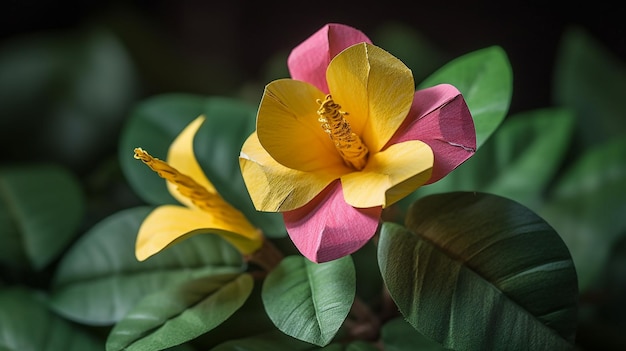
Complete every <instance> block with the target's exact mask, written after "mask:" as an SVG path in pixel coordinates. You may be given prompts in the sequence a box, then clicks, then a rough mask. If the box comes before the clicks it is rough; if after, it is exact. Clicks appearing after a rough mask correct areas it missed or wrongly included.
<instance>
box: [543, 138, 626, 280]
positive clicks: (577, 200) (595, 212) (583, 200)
mask: <svg viewBox="0 0 626 351" xmlns="http://www.w3.org/2000/svg"><path fill="white" fill-rule="evenodd" d="M624 160H626V138H622V139H616V140H611V141H608V142H606V143H604V144H599V145H597V146H595V147H593V148H590V149H589V150H587V151H586V152H585V153H584V154H582V155H581V156H580V157H579V158H578V159H577V160H576V162H574V163H573V164H572V165H571V166H570V167H569V168H567V169H566V171H565V173H564V174H563V176H562V177H561V178H559V179H558V181H557V184H556V186H555V188H554V190H553V191H552V193H551V194H550V195H549V197H548V199H547V201H546V204H545V207H544V208H542V209H541V214H542V216H543V217H544V218H546V219H547V220H548V221H549V222H550V223H551V224H552V226H554V228H555V229H557V231H558V232H559V234H560V235H561V237H562V238H563V240H564V241H565V243H566V244H567V246H568V248H569V250H570V251H571V253H572V257H573V259H574V262H575V263H576V269H577V271H578V279H579V289H580V290H581V291H584V290H587V289H589V287H590V286H591V285H592V284H593V283H594V282H596V280H597V279H598V278H599V277H600V273H601V272H602V271H603V269H604V267H605V264H606V260H607V256H608V254H609V252H610V250H611V247H612V246H613V244H614V242H615V240H617V238H619V236H620V235H623V234H624V233H625V232H626V217H625V216H624V213H626V201H624V199H625V198H626V181H624V179H626V162H624Z"/></svg>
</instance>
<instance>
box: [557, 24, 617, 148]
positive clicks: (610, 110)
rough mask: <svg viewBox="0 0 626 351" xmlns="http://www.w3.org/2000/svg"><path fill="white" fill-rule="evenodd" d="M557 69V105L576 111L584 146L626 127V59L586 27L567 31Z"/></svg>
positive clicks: (578, 127)
mask: <svg viewBox="0 0 626 351" xmlns="http://www.w3.org/2000/svg"><path fill="white" fill-rule="evenodd" d="M557 53H558V55H557V58H556V64H555V66H554V67H555V69H554V78H553V80H554V84H553V92H552V95H553V100H554V103H555V105H558V106H566V107H569V108H571V109H573V110H574V111H576V116H577V117H578V123H577V124H576V126H577V131H578V133H579V134H578V135H579V136H580V137H581V139H582V140H581V143H582V146H583V148H587V147H589V146H592V145H596V144H599V143H602V142H604V141H605V140H608V139H612V138H616V137H622V136H624V133H625V131H626V118H624V116H626V99H624V91H626V63H625V62H623V61H620V60H619V59H618V58H617V57H616V56H615V55H613V54H612V53H611V52H609V50H608V49H607V48H605V47H603V46H602V45H601V44H600V43H599V42H598V41H597V40H595V39H594V38H593V37H592V36H591V35H589V33H587V32H586V31H585V30H584V29H583V28H581V27H578V26H571V27H568V28H566V30H565V31H564V32H563V37H562V39H561V43H560V45H559V47H558V51H557Z"/></svg>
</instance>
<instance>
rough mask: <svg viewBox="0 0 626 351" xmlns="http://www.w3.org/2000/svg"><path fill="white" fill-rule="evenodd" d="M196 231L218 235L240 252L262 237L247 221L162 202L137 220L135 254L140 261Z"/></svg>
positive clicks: (254, 246)
mask: <svg viewBox="0 0 626 351" xmlns="http://www.w3.org/2000/svg"><path fill="white" fill-rule="evenodd" d="M200 233H213V234H217V235H220V236H222V237H223V238H224V239H226V240H227V241H228V242H230V243H231V244H232V245H233V246H235V247H236V248H237V249H238V250H239V251H240V252H241V253H243V254H250V253H252V252H254V251H256V250H257V249H259V248H260V247H261V244H262V240H263V239H262V236H261V233H260V232H258V231H257V230H256V229H255V228H254V227H252V225H250V224H249V223H248V222H247V221H241V220H237V219H233V218H232V217H230V216H215V215H212V214H210V213H207V212H203V211H199V210H192V209H189V208H186V207H182V206H175V205H164V206H159V207H157V208H156V209H155V210H154V211H152V212H151V213H150V214H149V215H148V216H147V217H146V218H145V219H144V221H143V223H142V224H141V227H140V228H139V234H138V235H137V241H136V244H135V256H137V259H138V260H140V261H143V260H145V259H147V258H148V257H150V256H152V255H154V254H156V253H158V252H160V251H161V250H163V249H165V248H167V247H169V246H170V245H173V244H175V243H177V242H178V241H180V240H183V239H186V238H187V237H189V236H191V235H195V234H200Z"/></svg>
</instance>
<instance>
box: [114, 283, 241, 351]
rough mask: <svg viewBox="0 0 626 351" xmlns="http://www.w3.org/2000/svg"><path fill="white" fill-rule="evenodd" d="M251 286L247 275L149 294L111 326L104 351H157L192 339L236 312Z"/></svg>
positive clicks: (186, 285)
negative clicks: (105, 350)
mask: <svg viewBox="0 0 626 351" xmlns="http://www.w3.org/2000/svg"><path fill="white" fill-rule="evenodd" d="M252 287H253V281H252V276H250V275H249V274H228V275H214V276H211V277H204V278H200V279H196V280H192V281H188V282H184V283H182V284H180V285H178V286H174V287H173V288H167V289H165V290H161V291H158V292H156V293H153V294H150V295H148V296H146V297H145V298H143V299H142V300H141V301H139V303H138V304H137V305H136V306H135V307H134V308H133V309H132V310H131V311H130V312H129V313H128V314H127V315H126V316H125V317H124V319H122V320H121V321H120V322H118V323H117V324H116V325H115V326H114V327H113V329H112V331H111V333H110V334H109V338H108V339H107V344H106V349H107V351H117V350H128V351H132V350H137V351H142V350H154V351H157V350H163V349H166V348H168V347H171V346H175V345H179V344H181V343H184V342H187V341H190V340H193V339H195V338H197V337H198V336H200V335H202V334H204V333H206V332H208V331H209V330H211V329H213V328H215V327H216V326H218V325H220V324H221V323H222V322H224V321H225V320H226V319H228V318H229V317H230V316H231V315H232V314H233V313H234V312H235V311H237V310H238V309H239V308H240V307H241V306H242V305H243V303H244V302H245V301H246V299H247V298H248V296H249V295H250V292H251V291H252Z"/></svg>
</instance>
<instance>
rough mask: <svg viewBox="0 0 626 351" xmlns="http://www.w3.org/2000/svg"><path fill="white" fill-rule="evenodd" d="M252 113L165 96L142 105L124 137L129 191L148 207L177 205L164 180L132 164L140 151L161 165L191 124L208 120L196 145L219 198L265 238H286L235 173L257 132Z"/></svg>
mask: <svg viewBox="0 0 626 351" xmlns="http://www.w3.org/2000/svg"><path fill="white" fill-rule="evenodd" d="M255 114H256V109H255V108H254V107H253V106H250V105H249V104H247V103H245V102H243V101H240V100H236V99H231V98H223V97H203V96H197V95H191V94H164V95H158V96H155V97H152V98H150V99H147V100H144V101H142V102H141V103H140V104H138V105H137V106H136V108H135V109H134V110H133V112H132V113H131V115H130V117H129V119H128V121H127V123H126V125H125V126H124V129H123V131H122V135H121V139H120V144H119V158H120V164H121V167H122V170H123V171H124V174H125V176H126V178H127V179H128V182H129V183H130V185H131V187H132V188H133V189H134V190H135V191H136V192H137V194H138V195H139V196H140V197H141V198H142V199H144V200H145V201H146V202H148V203H150V204H155V205H156V204H165V203H176V200H174V198H173V197H172V196H171V195H170V194H169V193H168V191H167V188H166V186H165V180H163V179H161V178H160V177H159V176H158V175H156V174H155V173H154V172H152V171H151V170H150V169H149V168H148V167H146V165H144V164H143V163H142V162H139V161H137V160H135V159H134V158H133V149H134V148H136V147H141V148H143V149H145V150H147V151H148V152H149V153H150V154H152V155H153V156H155V157H157V158H160V159H162V160H165V159H166V157H167V151H168V149H169V147H170V144H171V143H172V141H173V140H174V139H175V138H176V137H177V136H178V134H179V133H180V132H181V131H182V130H183V129H184V128H185V127H186V126H187V124H189V123H190V122H191V121H192V120H194V119H195V118H196V117H198V116H200V115H205V116H206V120H205V122H204V124H203V125H202V126H201V127H200V130H198V133H197V134H196V137H195V139H194V151H195V154H196V158H197V160H198V163H200V166H201V167H202V169H203V170H204V171H205V173H206V175H207V177H208V178H209V180H210V181H211V182H212V183H213V185H215V187H216V188H217V190H218V191H219V192H220V194H221V195H222V196H223V197H224V198H225V199H226V200H228V201H229V202H230V203H231V204H232V205H233V206H235V207H236V208H238V209H239V210H241V211H242V212H243V213H244V214H245V215H246V216H247V217H248V219H249V220H250V221H251V222H252V223H254V224H255V225H257V226H259V227H260V228H261V229H263V231H264V233H265V234H266V235H267V236H284V235H286V231H285V227H284V224H283V222H282V217H281V216H280V215H279V214H276V213H265V212H259V211H256V210H255V209H254V206H253V204H252V201H251V200H250V197H249V195H248V192H247V189H246V186H245V184H244V181H243V177H242V176H241V170H240V168H239V158H238V157H239V152H240V150H241V146H242V145H243V143H244V141H245V140H246V138H247V137H248V136H249V135H250V134H251V133H252V132H253V131H254V129H255V127H256V116H255Z"/></svg>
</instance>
